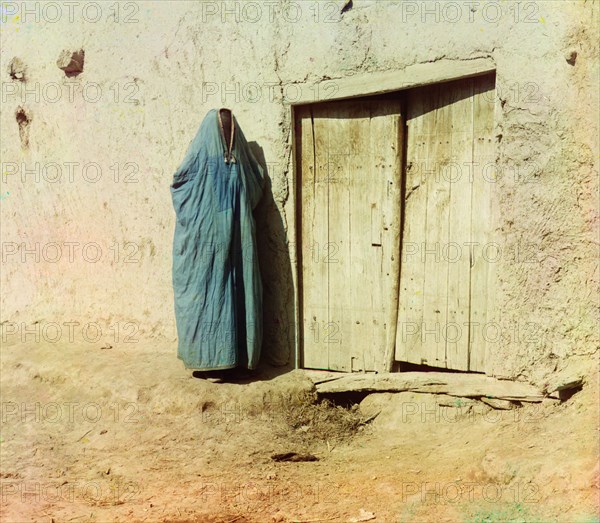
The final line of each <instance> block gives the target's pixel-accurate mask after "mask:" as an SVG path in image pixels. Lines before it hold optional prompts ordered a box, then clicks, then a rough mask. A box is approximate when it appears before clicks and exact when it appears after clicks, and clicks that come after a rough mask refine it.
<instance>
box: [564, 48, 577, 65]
mask: <svg viewBox="0 0 600 523" xmlns="http://www.w3.org/2000/svg"><path fill="white" fill-rule="evenodd" d="M565 60H566V61H567V63H568V64H569V65H575V62H576V60H577V51H575V50H570V51H567V52H566V54H565Z"/></svg>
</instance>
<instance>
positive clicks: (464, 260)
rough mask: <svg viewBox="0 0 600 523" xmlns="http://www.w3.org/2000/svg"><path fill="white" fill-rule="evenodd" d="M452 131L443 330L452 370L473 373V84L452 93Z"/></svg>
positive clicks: (463, 84) (446, 167)
mask: <svg viewBox="0 0 600 523" xmlns="http://www.w3.org/2000/svg"><path fill="white" fill-rule="evenodd" d="M451 111H452V114H451V118H452V130H451V134H450V135H449V142H450V143H449V150H448V157H447V160H446V159H445V160H444V162H445V163H444V165H443V168H442V177H443V178H444V179H445V180H447V181H448V183H449V190H450V205H449V216H448V220H449V224H448V240H447V242H446V243H445V245H444V247H443V248H442V256H443V258H444V259H446V260H447V262H448V285H447V297H448V299H447V308H448V313H447V323H446V325H445V326H442V328H441V329H442V333H441V334H442V336H443V337H444V339H445V341H446V365H447V367H448V368H449V369H457V370H468V369H469V329H468V325H469V307H470V291H471V287H470V279H469V278H470V271H471V262H470V257H469V250H468V246H469V242H470V240H471V203H472V202H471V189H472V183H471V179H470V168H471V165H470V164H471V157H472V151H473V82H472V80H465V81H464V82H460V84H459V85H456V87H455V88H453V89H452V106H451Z"/></svg>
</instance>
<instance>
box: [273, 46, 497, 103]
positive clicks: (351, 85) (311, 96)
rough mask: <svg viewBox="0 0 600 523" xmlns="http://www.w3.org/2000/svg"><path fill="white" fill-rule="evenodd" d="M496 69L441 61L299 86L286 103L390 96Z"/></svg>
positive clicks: (480, 61) (479, 61)
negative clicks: (414, 88)
mask: <svg viewBox="0 0 600 523" xmlns="http://www.w3.org/2000/svg"><path fill="white" fill-rule="evenodd" d="M495 69H496V66H495V64H494V61H493V60H492V59H491V58H475V59H472V60H438V61H436V62H429V63H424V64H414V65H410V66H408V67H405V68H404V69H399V70H396V71H383V72H371V73H365V74H360V75H353V76H352V77H348V78H334V79H331V80H324V81H321V82H305V83H299V84H296V85H297V87H298V88H297V89H289V90H285V91H286V93H287V92H288V91H289V96H287V97H284V103H286V104H291V105H301V104H307V103H313V102H322V101H326V100H340V99H344V98H353V97H357V96H366V95H370V94H380V93H388V92H391V91H399V90H401V89H408V88H413V87H419V86H424V85H428V84H433V83H438V82H445V81H449V80H457V79H459V78H469V77H472V76H476V75H481V74H485V73H489V72H492V71H494V70H495Z"/></svg>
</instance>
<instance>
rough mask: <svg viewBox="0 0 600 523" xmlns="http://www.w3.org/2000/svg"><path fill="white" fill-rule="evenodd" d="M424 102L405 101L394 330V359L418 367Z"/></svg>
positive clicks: (426, 153)
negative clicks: (397, 301) (404, 155)
mask: <svg viewBox="0 0 600 523" xmlns="http://www.w3.org/2000/svg"><path fill="white" fill-rule="evenodd" d="M427 101H428V98H426V97H424V96H421V95H419V94H418V93H416V94H413V95H412V96H410V97H409V99H408V114H407V126H408V131H407V136H406V139H407V147H406V151H407V152H406V173H405V194H404V202H403V203H404V206H405V212H404V226H403V229H404V230H403V233H402V247H401V261H400V290H399V304H398V323H397V329H396V359H397V360H398V361H407V362H410V363H418V364H420V363H422V359H423V358H424V357H425V356H423V354H422V352H421V351H422V337H421V335H422V332H421V329H422V325H423V293H424V280H425V259H424V257H423V256H422V246H423V244H424V241H425V238H426V234H427V222H426V220H425V219H424V217H425V216H426V208H427V185H426V180H425V176H424V171H425V170H426V169H429V163H428V161H429V160H428V158H430V156H431V154H432V152H433V151H431V150H430V142H429V140H428V139H427V137H428V136H429V134H431V132H432V127H431V120H430V118H428V117H427V113H428V112H429V111H430V110H431V103H427Z"/></svg>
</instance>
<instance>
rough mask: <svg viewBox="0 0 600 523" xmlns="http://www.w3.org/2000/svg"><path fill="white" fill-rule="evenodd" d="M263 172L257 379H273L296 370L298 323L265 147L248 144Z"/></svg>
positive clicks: (258, 239) (258, 240)
mask: <svg viewBox="0 0 600 523" xmlns="http://www.w3.org/2000/svg"><path fill="white" fill-rule="evenodd" d="M248 146H249V147H250V150H251V151H252V154H253V155H254V157H255V158H256V160H257V161H258V163H259V164H260V165H261V167H262V168H263V169H264V173H265V185H264V190H263V196H262V199H261V200H260V202H259V204H258V205H257V207H256V209H255V210H254V219H255V222H256V243H257V247H258V263H259V267H260V274H261V278H262V283H263V343H262V350H261V358H260V364H259V369H258V370H259V372H258V373H257V376H256V379H271V378H273V377H276V376H278V375H281V374H284V373H286V372H289V371H290V370H292V369H294V368H295V339H296V324H295V310H294V286H293V278H292V261H291V258H290V252H289V248H288V235H287V232H286V229H285V225H284V220H283V217H282V216H281V213H280V211H279V209H278V208H277V205H276V204H275V200H274V198H273V192H272V189H271V173H269V170H268V166H267V162H266V160H265V155H264V152H263V150H262V148H261V147H260V146H259V145H258V143H256V142H249V143H248Z"/></svg>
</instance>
